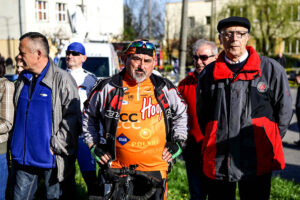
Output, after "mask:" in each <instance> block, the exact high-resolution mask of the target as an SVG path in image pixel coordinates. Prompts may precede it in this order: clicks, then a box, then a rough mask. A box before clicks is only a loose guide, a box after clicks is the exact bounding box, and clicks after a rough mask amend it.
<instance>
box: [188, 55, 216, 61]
mask: <svg viewBox="0 0 300 200" xmlns="http://www.w3.org/2000/svg"><path fill="white" fill-rule="evenodd" d="M214 56H215V55H210V56H208V55H200V56H196V55H194V56H193V58H194V60H195V61H198V59H200V60H202V61H206V60H207V59H208V58H210V57H214Z"/></svg>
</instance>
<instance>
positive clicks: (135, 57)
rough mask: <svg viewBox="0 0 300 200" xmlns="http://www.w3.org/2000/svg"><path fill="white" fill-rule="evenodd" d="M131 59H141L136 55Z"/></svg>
mask: <svg viewBox="0 0 300 200" xmlns="http://www.w3.org/2000/svg"><path fill="white" fill-rule="evenodd" d="M132 60H135V61H138V60H141V59H140V58H139V57H137V56H133V57H132Z"/></svg>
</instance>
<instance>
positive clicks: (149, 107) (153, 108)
mask: <svg viewBox="0 0 300 200" xmlns="http://www.w3.org/2000/svg"><path fill="white" fill-rule="evenodd" d="M161 113H162V110H161V108H160V106H159V104H156V105H153V104H152V98H151V97H148V104H147V98H146V97H144V98H143V107H142V109H141V118H142V120H145V119H146V117H147V118H151V117H153V116H155V115H159V118H158V120H159V121H160V120H161Z"/></svg>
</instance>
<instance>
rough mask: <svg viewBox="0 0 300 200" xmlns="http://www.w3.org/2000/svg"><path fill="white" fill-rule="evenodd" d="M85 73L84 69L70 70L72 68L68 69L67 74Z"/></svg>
mask: <svg viewBox="0 0 300 200" xmlns="http://www.w3.org/2000/svg"><path fill="white" fill-rule="evenodd" d="M82 71H83V68H82V67H79V68H78V69H70V68H67V72H69V73H71V74H77V73H80V72H82Z"/></svg>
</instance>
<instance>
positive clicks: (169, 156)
mask: <svg viewBox="0 0 300 200" xmlns="http://www.w3.org/2000/svg"><path fill="white" fill-rule="evenodd" d="M162 159H163V160H164V161H166V162H168V163H169V162H171V161H172V160H173V159H172V154H171V153H170V152H169V151H168V148H166V147H165V148H164V150H163V153H162Z"/></svg>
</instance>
